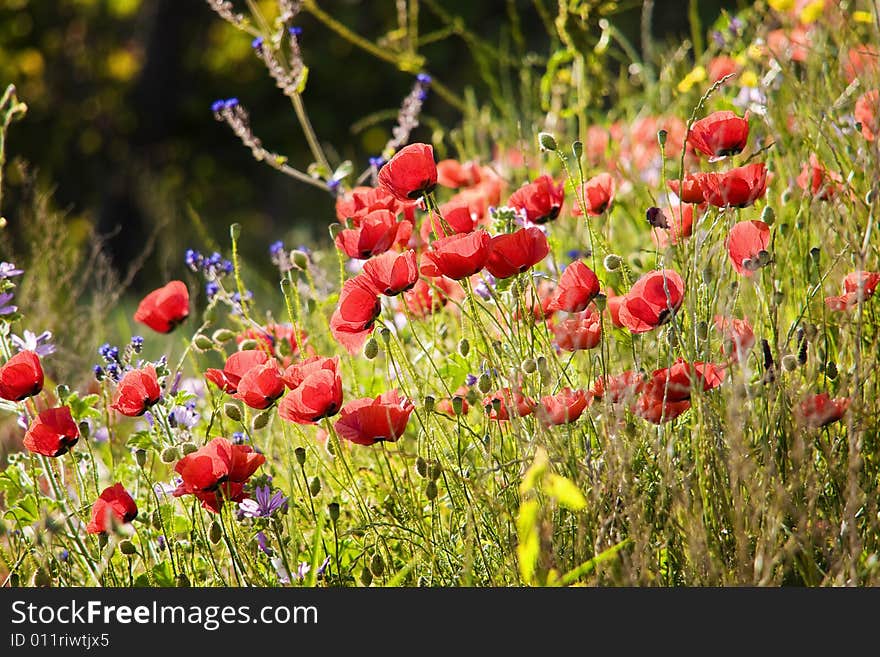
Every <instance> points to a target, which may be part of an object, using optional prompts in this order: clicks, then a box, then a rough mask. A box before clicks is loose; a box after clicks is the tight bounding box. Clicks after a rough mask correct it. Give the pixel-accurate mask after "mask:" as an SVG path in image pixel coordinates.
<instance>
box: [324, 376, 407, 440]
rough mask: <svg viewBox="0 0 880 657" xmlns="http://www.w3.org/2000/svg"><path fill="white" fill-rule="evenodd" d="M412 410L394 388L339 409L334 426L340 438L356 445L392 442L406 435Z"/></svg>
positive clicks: (356, 400) (351, 402) (349, 403)
mask: <svg viewBox="0 0 880 657" xmlns="http://www.w3.org/2000/svg"><path fill="white" fill-rule="evenodd" d="M414 408H415V406H414V405H413V403H412V402H411V401H410V400H409V399H406V398H404V397H401V396H400V392H399V391H398V390H397V389H396V388H395V389H394V390H391V391H389V392H385V393H382V394H381V395H379V396H378V397H376V398H370V397H364V398H362V399H355V400H354V401H350V402H348V403H347V404H346V405H345V406H343V407H342V410H341V411H340V413H339V419H338V420H336V423H335V424H334V425H333V426H334V427H336V432H337V433H338V434H339V436H340V437H342V438H344V439H345V440H349V441H351V442H353V443H355V444H357V445H373V444H374V443H377V442H380V441H390V442H394V441H396V440H397V439H398V438H400V437H401V436H402V435H403V432H404V431H406V425H407V423H408V422H409V416H410V415H411V414H412V412H413V409H414Z"/></svg>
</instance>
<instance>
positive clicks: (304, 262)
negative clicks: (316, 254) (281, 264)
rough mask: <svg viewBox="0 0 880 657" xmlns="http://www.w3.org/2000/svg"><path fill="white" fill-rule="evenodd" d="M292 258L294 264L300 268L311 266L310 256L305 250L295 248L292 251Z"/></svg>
mask: <svg viewBox="0 0 880 657" xmlns="http://www.w3.org/2000/svg"><path fill="white" fill-rule="evenodd" d="M290 259H291V260H292V261H293V264H294V265H296V266H297V267H299V268H300V269H307V268H308V266H309V256H308V255H307V254H306V252H305V251H300V250H299V249H294V250H293V251H291V252H290Z"/></svg>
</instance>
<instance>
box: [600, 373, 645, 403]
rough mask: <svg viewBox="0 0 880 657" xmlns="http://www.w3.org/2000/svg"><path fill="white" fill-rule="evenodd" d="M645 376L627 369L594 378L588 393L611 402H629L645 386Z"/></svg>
mask: <svg viewBox="0 0 880 657" xmlns="http://www.w3.org/2000/svg"><path fill="white" fill-rule="evenodd" d="M646 383H647V377H646V376H645V375H644V374H642V373H641V372H634V371H632V370H627V371H626V372H622V373H621V374H617V375H615V376H612V375H610V374H609V375H608V376H605V377H599V378H598V379H596V381H595V383H593V386H592V387H591V388H590V393H591V394H592V395H593V397H595V398H596V399H607V400H608V401H609V402H610V403H612V404H619V403H621V402H630V401H632V400H633V399H635V397H636V396H637V395H639V394H640V393H641V392H642V390H644V388H645V384H646Z"/></svg>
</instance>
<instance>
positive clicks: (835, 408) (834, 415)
mask: <svg viewBox="0 0 880 657" xmlns="http://www.w3.org/2000/svg"><path fill="white" fill-rule="evenodd" d="M850 404H852V399H850V398H849V397H836V398H834V399H832V398H831V396H830V395H829V394H828V393H827V392H823V393H821V394H818V395H811V396H809V397H807V398H806V399H804V400H803V401H802V402H801V403H800V406H799V407H798V418H799V419H800V421H801V422H803V423H804V424H806V425H807V426H810V427H813V428H817V429H818V428H819V427H824V426H827V425H829V424H831V423H832V422H837V421H838V420H839V419H841V418H842V417H843V414H844V413H846V410H847V409H848V408H849V407H850Z"/></svg>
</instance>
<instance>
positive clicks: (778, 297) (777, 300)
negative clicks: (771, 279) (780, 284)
mask: <svg viewBox="0 0 880 657" xmlns="http://www.w3.org/2000/svg"><path fill="white" fill-rule="evenodd" d="M783 299H785V295H784V294H783V293H782V292H779V291H776V292H774V293H773V305H774V306H778V305H780V304H781V303H782V300H783Z"/></svg>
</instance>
